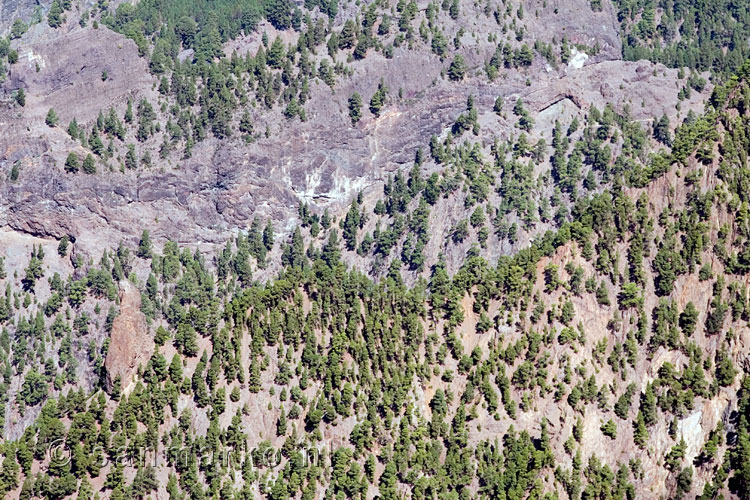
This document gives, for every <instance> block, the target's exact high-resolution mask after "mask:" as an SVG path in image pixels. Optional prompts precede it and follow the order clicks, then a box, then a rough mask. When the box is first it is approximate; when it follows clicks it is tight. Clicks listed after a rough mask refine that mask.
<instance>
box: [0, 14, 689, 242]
mask: <svg viewBox="0 0 750 500" xmlns="http://www.w3.org/2000/svg"><path fill="white" fill-rule="evenodd" d="M580 3H581V5H579V6H578V7H577V8H578V9H579V10H583V9H587V8H588V7H586V6H585V5H584V4H585V2H580ZM573 4H575V2H573V3H571V6H570V7H569V8H570V9H571V14H570V15H568V14H566V15H563V16H555V18H554V19H555V23H562V24H561V28H560V29H561V30H563V27H564V28H565V29H564V30H563V31H565V32H566V33H568V36H569V37H571V39H574V40H575V39H580V40H581V41H582V42H583V41H585V42H586V43H588V44H589V45H593V44H594V43H598V44H599V45H600V46H601V47H602V48H601V50H600V52H599V53H598V54H597V55H595V56H590V57H589V56H586V55H585V54H582V58H580V59H579V60H577V61H571V62H570V63H569V64H567V65H562V66H561V67H559V68H557V69H553V68H551V67H550V66H549V65H548V64H547V63H545V62H544V60H543V59H541V58H537V59H536V61H535V62H534V63H533V65H532V66H531V67H530V68H529V69H527V70H524V71H507V72H505V73H504V74H503V77H502V78H500V79H498V80H497V81H495V82H487V81H486V77H485V76H484V75H483V73H482V71H483V70H482V67H483V64H484V63H485V61H486V60H487V59H488V58H489V57H490V55H491V54H492V52H491V51H492V50H493V47H494V45H492V44H489V43H485V42H482V41H481V40H473V39H470V40H466V41H465V42H466V45H467V46H468V47H467V49H469V50H467V62H468V64H469V67H470V68H471V69H470V72H469V74H470V75H472V76H470V77H469V78H468V79H467V80H465V81H464V82H461V83H454V82H450V81H448V80H447V79H445V78H444V77H442V76H441V72H443V71H444V70H445V64H446V63H444V62H441V61H440V60H439V59H438V58H437V57H436V56H434V55H427V54H425V53H422V52H420V51H411V50H408V49H405V48H404V49H396V53H395V56H394V58H393V59H390V60H388V59H385V58H383V57H381V56H379V55H373V56H371V57H368V58H367V59H366V60H365V61H362V62H360V63H357V62H354V63H353V64H352V68H353V70H354V73H353V75H352V76H351V77H350V78H346V79H342V81H341V82H340V83H339V84H337V87H336V90H335V92H332V91H331V89H330V88H329V87H328V86H326V85H323V84H322V83H315V84H313V85H312V89H311V98H310V101H309V104H308V105H307V116H308V119H307V121H305V122H300V121H299V120H295V121H288V120H285V119H284V118H283V117H279V116H278V115H275V114H267V115H264V117H263V119H262V121H260V122H259V123H258V125H257V128H259V129H262V128H263V127H267V130H268V135H269V137H260V138H259V139H258V140H256V141H255V142H254V143H252V144H245V143H244V142H243V141H241V140H239V138H237V139H231V140H225V141H218V140H216V139H207V140H205V141H202V142H200V143H199V144H197V146H196V147H195V150H194V152H193V155H192V158H190V159H181V158H180V157H179V156H173V157H171V158H169V159H168V160H166V161H163V160H158V159H157V158H158V152H157V151H156V150H154V151H153V152H152V156H153V157H154V159H155V160H156V162H157V166H155V167H154V168H152V169H145V170H143V171H140V172H138V173H135V172H120V171H119V170H120V167H119V166H118V164H117V162H116V161H111V162H110V167H109V171H108V169H107V167H104V168H100V171H99V173H98V174H97V175H95V176H81V175H71V174H68V173H66V172H64V170H63V168H62V166H63V163H64V162H65V157H66V155H67V154H68V153H69V152H70V151H76V150H77V149H80V146H77V145H76V143H75V142H74V141H72V140H71V139H70V138H69V137H68V135H67V134H66V132H65V130H64V125H65V124H67V123H68V122H69V121H70V120H72V119H73V118H76V120H77V121H78V122H79V123H81V124H83V123H91V122H92V121H93V120H95V119H96V115H97V113H99V112H100V111H101V110H104V111H106V110H107V109H108V107H109V106H114V108H115V109H116V110H117V112H118V114H122V113H124V108H125V105H126V102H127V100H128V98H129V97H134V98H135V100H136V101H137V100H138V99H139V98H140V97H148V98H150V99H152V100H154V101H156V100H157V99H158V94H157V93H156V92H155V91H154V90H153V85H154V84H153V79H152V77H150V76H149V73H148V71H147V68H146V62H145V60H144V59H143V58H139V57H138V55H137V51H136V47H135V44H134V43H133V42H132V41H130V40H127V39H124V38H122V37H121V36H119V35H117V34H115V33H112V32H110V31H108V30H105V29H98V30H95V29H92V28H90V27H89V28H84V29H81V28H79V27H71V26H67V27H66V28H65V30H66V31H64V32H55V33H54V34H53V35H48V34H45V35H43V36H39V38H38V40H35V41H33V42H32V43H31V44H28V45H27V44H24V45H22V46H20V62H19V63H17V64H16V65H14V66H13V68H12V69H11V73H10V78H9V79H8V81H7V82H6V83H5V85H4V87H3V88H4V91H5V93H6V97H9V96H10V93H11V92H12V91H13V90H14V89H17V88H20V87H24V88H25V89H27V93H28V95H29V97H28V103H27V105H26V107H25V108H24V109H23V110H20V109H18V108H17V107H12V106H11V105H10V104H6V105H5V106H6V107H5V110H6V112H5V113H3V115H4V117H3V123H2V125H3V126H2V128H1V129H0V153H1V154H0V166H2V168H4V169H5V170H9V169H10V167H11V166H12V165H14V164H18V165H19V166H20V174H19V178H18V180H17V181H16V182H14V183H5V184H4V185H3V186H2V189H3V197H2V198H3V201H2V203H3V204H4V205H3V207H4V208H3V209H2V211H0V222H1V223H2V224H4V225H5V226H7V227H11V228H13V229H16V230H20V231H25V232H29V233H32V234H37V235H45V236H51V237H56V238H59V237H62V236H63V235H65V234H67V235H70V236H72V237H73V238H75V240H76V242H77V243H76V244H77V245H79V246H80V247H81V249H82V250H83V251H85V252H86V253H88V254H90V255H98V254H99V253H101V251H102V249H103V247H102V245H101V244H100V242H101V241H102V239H101V238H100V236H101V235H105V234H106V235H107V236H106V239H107V240H110V241H114V240H120V239H124V240H126V241H129V242H131V243H132V242H134V241H136V240H135V238H136V237H137V236H138V235H139V234H140V231H141V229H142V228H148V229H150V230H151V231H152V234H153V235H154V237H155V239H156V240H157V241H164V240H166V239H172V240H174V241H177V242H179V243H181V244H197V245H200V244H203V243H205V244H209V246H210V244H217V243H221V242H222V241H224V240H225V239H226V238H227V236H228V235H231V234H233V233H235V232H236V231H237V230H241V229H246V228H247V227H248V225H249V223H250V221H251V220H252V218H253V217H254V216H260V217H262V218H265V217H271V218H273V220H275V221H276V227H277V228H279V229H280V230H281V231H283V232H285V233H286V232H288V231H291V229H292V228H293V227H294V225H295V222H294V219H293V217H294V214H295V213H296V208H297V205H298V203H299V202H309V203H311V205H312V210H313V211H314V212H318V213H321V212H322V210H323V209H324V208H329V209H331V210H332V211H333V213H334V214H335V213H340V212H341V210H342V209H343V208H345V207H346V206H347V205H348V204H349V203H350V201H351V199H352V198H353V196H354V194H355V193H356V192H358V191H360V190H362V191H364V192H365V193H379V192H380V190H381V189H382V185H383V182H384V180H385V178H386V176H387V175H389V174H392V173H393V172H395V171H397V170H398V169H399V168H401V167H402V166H404V165H406V164H407V163H408V162H410V161H411V160H412V159H413V157H414V152H415V151H416V150H417V149H418V148H422V149H423V150H424V149H426V146H427V144H428V143H429V139H430V137H431V136H432V135H433V134H436V135H439V136H440V135H441V134H444V131H446V130H447V129H449V128H450V126H451V125H452V123H453V122H454V121H455V119H456V117H457V116H458V115H459V114H460V113H461V112H462V111H463V110H464V108H465V104H466V99H467V97H468V96H469V95H473V96H474V98H475V100H476V102H477V105H478V108H479V109H480V115H479V122H480V124H481V125H482V131H481V136H480V138H479V139H480V142H483V143H484V144H485V145H486V148H487V149H486V151H487V154H489V146H491V143H492V140H493V138H494V137H500V138H510V137H513V136H514V135H517V133H518V130H517V129H516V128H514V124H513V122H514V119H513V118H514V117H512V116H508V117H507V118H506V119H503V118H500V119H498V117H497V116H496V115H495V113H493V112H492V106H493V104H494V102H495V100H496V99H497V98H498V97H500V98H501V99H502V100H503V101H504V102H505V104H506V109H508V110H510V109H511V108H512V107H513V104H514V103H515V101H516V100H517V99H519V98H520V99H522V100H524V102H526V103H528V106H529V108H530V109H531V110H532V111H533V112H534V117H535V119H536V122H537V125H536V126H535V128H534V131H533V138H535V139H538V138H546V140H547V142H548V143H549V141H550V140H551V131H552V128H553V126H554V120H555V116H556V112H557V111H558V108H559V106H560V105H559V104H558V103H561V102H569V103H572V105H573V108H572V109H573V111H574V112H575V113H578V114H579V115H581V114H585V113H586V112H587V110H588V108H589V107H590V106H597V107H599V108H603V107H604V106H605V105H606V104H607V103H611V104H613V105H615V106H616V108H617V109H619V110H622V109H623V108H624V107H625V106H627V107H629V109H630V113H631V115H632V116H633V117H634V118H636V119H637V120H639V121H642V122H643V123H647V122H649V121H650V120H651V119H652V118H653V117H654V116H661V115H662V114H665V113H666V115H667V116H669V117H672V118H673V119H676V117H677V115H678V114H682V115H683V116H684V113H685V112H686V111H687V110H688V109H697V110H699V109H700V106H701V105H700V103H701V99H702V96H701V95H700V94H696V93H694V94H693V96H692V98H691V99H689V100H687V101H684V102H682V103H681V104H682V108H681V109H682V111H681V112H680V113H678V112H677V111H676V110H675V105H676V103H677V102H678V101H677V90H678V86H677V82H678V80H677V78H676V76H677V72H676V70H670V69H667V68H664V67H663V66H659V65H654V64H651V63H648V62H643V61H642V62H637V63H626V62H623V61H618V60H617V59H618V57H619V56H618V53H619V42H618V38H617V33H616V29H615V28H616V26H615V21H614V19H613V13H612V12H611V9H606V10H605V11H604V12H601V13H590V15H591V16H592V17H591V19H589V18H588V17H584V18H582V19H580V23H574V22H573V16H572V11H573V9H574V7H575V6H574V5H573ZM576 5H577V4H576ZM567 8H568V7H565V9H567ZM588 15H589V14H587V16H588ZM540 19H541V18H540ZM567 23H570V24H567ZM563 25H564V26H563ZM584 26H593V27H594V28H592V31H591V32H587V31H586V30H587V28H584ZM472 28H473V29H476V30H477V31H479V32H481V30H482V29H489V28H487V27H485V26H482V25H480V26H478V27H477V26H473V27H472ZM546 28H548V27H545V25H544V24H543V23H542V22H540V21H537V20H535V21H533V22H532V23H531V24H530V25H529V27H528V29H529V30H531V34H530V35H529V36H530V37H533V36H535V35H538V36H539V37H541V38H543V37H544V36H547V34H548V33H549V31H548V30H547V29H546ZM584 32H586V33H588V34H587V35H584ZM466 38H468V35H466ZM246 43H248V44H250V45H252V41H251V40H248V41H246ZM235 48H237V47H235ZM239 48H240V49H241V48H242V47H239ZM579 63H580V64H579ZM579 66H580V67H579ZM104 71H106V72H107V75H108V77H107V80H106V81H102V79H101V75H102V72H104ZM380 78H383V81H384V82H385V84H386V85H387V86H388V87H389V88H390V89H391V92H392V94H394V95H395V94H397V93H398V94H399V95H400V97H398V98H395V96H394V98H393V99H392V101H391V102H390V103H389V105H388V106H387V107H386V109H385V112H384V113H383V114H382V115H381V116H380V117H378V118H375V117H372V116H366V117H365V118H364V119H363V120H362V121H361V122H360V123H359V124H358V125H357V126H352V125H351V123H350V120H349V117H348V113H347V99H348V97H349V96H350V95H351V94H352V93H353V92H355V91H358V92H360V93H361V94H362V95H364V96H367V95H371V94H372V93H373V92H374V91H375V88H376V86H377V84H378V81H379V80H380ZM555 105H558V107H555ZM50 108H54V109H55V110H56V112H57V114H58V115H59V117H60V123H61V124H62V125H61V126H60V127H56V128H54V129H51V128H50V127H47V126H46V125H45V124H44V117H45V115H46V113H47V111H48V110H49V109H50ZM508 114H509V113H508ZM80 152H81V154H83V153H84V151H83V150H82V149H81V150H80ZM428 168H429V167H428ZM443 236H445V235H443ZM438 239H440V237H439V236H438ZM209 246H206V245H203V248H204V249H206V248H209Z"/></svg>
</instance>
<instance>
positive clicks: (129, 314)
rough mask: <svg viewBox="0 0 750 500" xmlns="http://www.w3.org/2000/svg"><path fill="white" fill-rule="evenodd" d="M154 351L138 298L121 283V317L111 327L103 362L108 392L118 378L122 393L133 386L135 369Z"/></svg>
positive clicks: (133, 287) (127, 284)
mask: <svg viewBox="0 0 750 500" xmlns="http://www.w3.org/2000/svg"><path fill="white" fill-rule="evenodd" d="M153 351H154V339H153V338H151V335H149V332H148V326H147V324H146V316H144V314H143V313H142V312H141V294H140V292H139V291H138V289H137V288H136V287H135V286H134V285H133V284H132V283H130V282H128V281H123V282H121V283H120V314H119V316H117V318H115V321H114V323H113V324H112V334H111V336H110V344H109V350H108V351H107V358H106V359H105V360H104V369H105V371H106V374H107V375H106V384H107V389H108V390H110V389H112V387H113V385H114V383H115V380H116V379H117V378H118V377H119V378H120V381H121V383H122V389H123V392H125V393H127V392H128V391H129V389H130V388H131V387H132V385H133V381H134V379H135V376H136V374H137V372H138V367H139V366H142V365H144V364H145V363H146V361H148V359H149V357H150V356H151V353H152V352H153Z"/></svg>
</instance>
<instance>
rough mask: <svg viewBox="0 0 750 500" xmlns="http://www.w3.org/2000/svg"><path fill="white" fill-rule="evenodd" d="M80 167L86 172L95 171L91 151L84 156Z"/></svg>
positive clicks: (91, 172)
mask: <svg viewBox="0 0 750 500" xmlns="http://www.w3.org/2000/svg"><path fill="white" fill-rule="evenodd" d="M81 169H82V170H83V171H84V172H85V173H87V174H95V173H96V161H94V157H93V156H92V155H91V153H89V154H87V155H86V158H84V160H83V164H82V165H81Z"/></svg>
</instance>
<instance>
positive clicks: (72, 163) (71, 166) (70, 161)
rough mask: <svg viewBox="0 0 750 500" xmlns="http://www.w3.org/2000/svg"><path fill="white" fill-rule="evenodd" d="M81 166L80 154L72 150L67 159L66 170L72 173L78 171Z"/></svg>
mask: <svg viewBox="0 0 750 500" xmlns="http://www.w3.org/2000/svg"><path fill="white" fill-rule="evenodd" d="M80 168H81V166H80V164H79V162H78V155H77V154H75V153H73V152H70V153H68V157H67V158H66V159H65V171H66V172H70V173H76V172H78V170H79V169H80Z"/></svg>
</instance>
